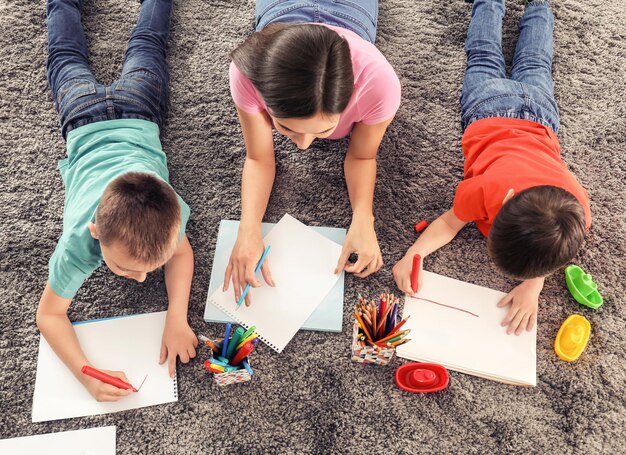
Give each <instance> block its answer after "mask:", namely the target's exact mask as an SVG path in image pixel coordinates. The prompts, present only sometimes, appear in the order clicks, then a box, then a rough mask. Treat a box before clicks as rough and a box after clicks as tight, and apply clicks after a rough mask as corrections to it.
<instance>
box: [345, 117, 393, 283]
mask: <svg viewBox="0 0 626 455" xmlns="http://www.w3.org/2000/svg"><path fill="white" fill-rule="evenodd" d="M392 120H393V117H392V118H390V119H389V120H387V121H385V122H382V123H378V124H376V125H365V124H363V123H357V124H356V125H355V126H354V129H353V130H352V137H351V138H350V145H349V146H348V152H347V153H346V158H345V161H344V173H345V176H346V185H347V187H348V196H349V197H350V204H351V205H352V223H351V224H350V229H349V230H348V235H347V236H346V241H345V242H344V244H343V249H342V251H341V256H340V257H339V261H338V262H337V268H336V270H335V273H339V272H341V271H342V270H343V269H344V268H345V270H346V272H349V273H353V274H354V276H356V277H359V278H365V277H366V276H368V275H370V274H372V273H374V272H377V271H378V270H380V268H381V267H382V266H383V258H382V254H381V252H380V247H379V246H378V239H377V238H376V231H375V230H374V213H373V205H374V186H375V184H376V155H377V154H378V147H379V146H380V142H381V141H382V139H383V136H384V135H385V132H386V131H387V127H388V126H389V124H390V123H391V121H392ZM357 252H358V255H359V258H358V260H357V262H356V263H355V264H348V258H349V257H350V255H351V254H352V253H357Z"/></svg>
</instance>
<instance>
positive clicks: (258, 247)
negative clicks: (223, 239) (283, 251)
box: [223, 232, 276, 306]
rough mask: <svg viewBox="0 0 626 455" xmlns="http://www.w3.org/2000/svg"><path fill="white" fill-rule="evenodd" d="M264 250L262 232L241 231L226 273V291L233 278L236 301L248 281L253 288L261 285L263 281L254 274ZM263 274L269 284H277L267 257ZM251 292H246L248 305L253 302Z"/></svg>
mask: <svg viewBox="0 0 626 455" xmlns="http://www.w3.org/2000/svg"><path fill="white" fill-rule="evenodd" d="M263 251H265V246H264V245H263V239H261V235H260V234H258V233H250V232H247V233H246V232H243V233H242V232H240V233H239V235H238V236H237V241H236V242H235V246H234V247H233V251H232V253H231V254H230V260H229V261H228V266H227V267H226V273H225V274H224V289H223V290H224V292H225V291H227V290H228V286H229V285H230V282H231V280H232V283H233V290H234V291H235V301H237V302H238V301H239V298H240V297H241V294H243V290H244V289H245V288H246V285H247V284H248V283H250V286H251V287H253V288H258V287H259V286H261V282H260V281H259V280H258V279H257V278H256V277H255V276H254V270H255V269H256V266H257V264H258V263H259V260H260V259H261V256H262V255H263ZM261 274H262V275H263V279H264V280H265V282H266V283H267V284H269V285H270V286H276V285H275V284H274V280H273V279H272V273H271V272H270V266H269V262H268V260H267V258H266V259H265V261H263V264H262V265H261ZM251 294H252V293H251V292H250V291H248V293H247V294H246V298H245V302H246V306H250V303H251V302H252V295H251Z"/></svg>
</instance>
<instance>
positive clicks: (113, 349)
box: [33, 311, 178, 422]
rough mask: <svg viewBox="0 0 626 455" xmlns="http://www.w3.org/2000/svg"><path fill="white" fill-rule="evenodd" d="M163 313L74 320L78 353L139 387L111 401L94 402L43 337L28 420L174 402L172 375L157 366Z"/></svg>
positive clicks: (174, 393)
mask: <svg viewBox="0 0 626 455" xmlns="http://www.w3.org/2000/svg"><path fill="white" fill-rule="evenodd" d="M165 313H166V312H165V311H161V312H158V313H148V314H139V315H134V316H124V317H119V318H109V319H98V320H94V321H87V322H80V323H77V324H74V330H75V332H76V336H77V337H78V341H79V342H80V345H81V348H82V349H83V352H84V353H85V355H86V356H87V358H88V359H89V361H90V362H91V364H92V365H93V366H94V367H95V368H98V369H101V370H113V371H123V372H124V373H125V374H126V377H127V378H128V380H129V381H130V383H131V384H132V385H133V386H135V388H139V386H140V384H141V381H143V379H144V377H146V375H148V376H147V377H146V381H145V382H144V384H143V386H142V387H141V390H139V392H137V393H131V394H130V395H128V396H126V397H124V398H122V399H120V400H119V401H117V402H114V403H110V402H108V403H100V402H98V401H96V400H95V398H93V397H92V396H91V395H90V394H89V392H88V391H87V389H85V387H83V385H82V384H81V383H80V382H79V381H78V379H76V378H75V377H74V375H73V374H72V373H71V372H70V370H69V369H68V368H67V367H66V366H65V365H64V364H63V362H61V360H60V359H59V358H58V357H57V356H56V354H55V353H54V351H52V348H51V347H50V345H49V344H48V343H47V341H46V340H45V338H44V337H43V336H41V337H40V342H39V359H38V361H37V376H36V379H35V393H34V397H33V422H43V421H47V420H57V419H67V418H70V417H82V416H88V415H98V414H108V413H110V412H117V411H125V410H127V409H137V408H143V407H145V406H152V405H155V404H162V403H169V402H172V401H178V385H177V382H176V378H174V379H172V378H170V376H169V373H168V367H167V362H165V363H164V364H163V365H159V351H160V349H161V337H162V336H163V327H164V326H165Z"/></svg>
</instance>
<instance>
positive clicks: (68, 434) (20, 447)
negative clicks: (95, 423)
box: [0, 426, 115, 455]
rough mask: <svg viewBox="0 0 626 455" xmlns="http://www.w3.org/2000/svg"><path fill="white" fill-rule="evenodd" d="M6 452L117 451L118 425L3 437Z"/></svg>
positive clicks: (106, 454)
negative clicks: (116, 430)
mask: <svg viewBox="0 0 626 455" xmlns="http://www.w3.org/2000/svg"><path fill="white" fill-rule="evenodd" d="M0 453H3V454H7V455H33V454H45V455H115V426H110V427H101V428H89V429H85V430H73V431H63V432H60V433H46V434H37V435H33V436H24V437H21V438H12V439H3V440H0Z"/></svg>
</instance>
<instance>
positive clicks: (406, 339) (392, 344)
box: [389, 338, 411, 348]
mask: <svg viewBox="0 0 626 455" xmlns="http://www.w3.org/2000/svg"><path fill="white" fill-rule="evenodd" d="M409 341H411V339H410V338H404V339H402V340H398V341H396V342H394V343H389V345H390V346H393V347H394V348H395V347H396V346H400V345H401V344H404V343H408V342H409Z"/></svg>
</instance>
